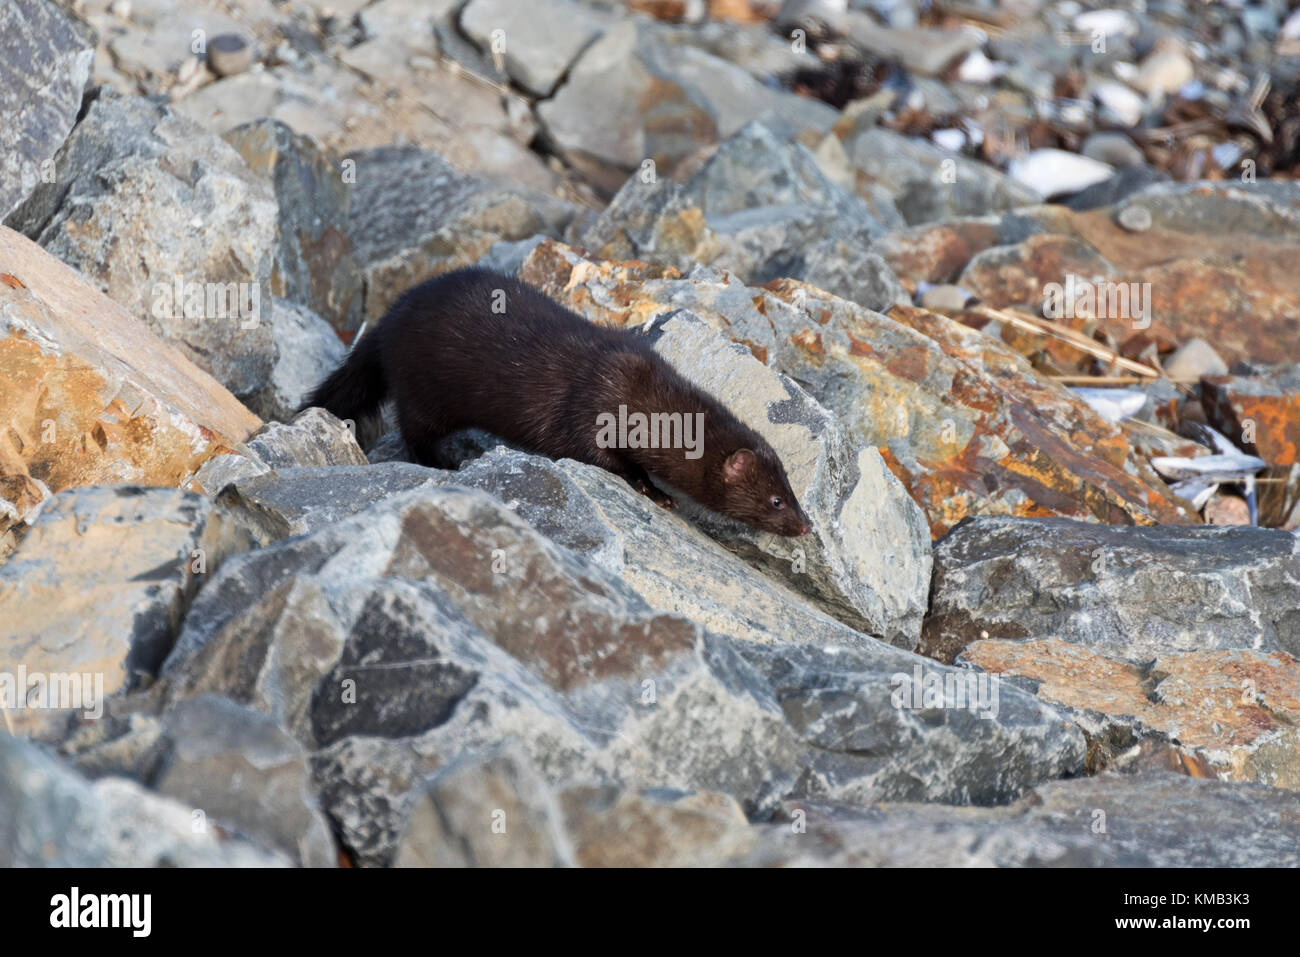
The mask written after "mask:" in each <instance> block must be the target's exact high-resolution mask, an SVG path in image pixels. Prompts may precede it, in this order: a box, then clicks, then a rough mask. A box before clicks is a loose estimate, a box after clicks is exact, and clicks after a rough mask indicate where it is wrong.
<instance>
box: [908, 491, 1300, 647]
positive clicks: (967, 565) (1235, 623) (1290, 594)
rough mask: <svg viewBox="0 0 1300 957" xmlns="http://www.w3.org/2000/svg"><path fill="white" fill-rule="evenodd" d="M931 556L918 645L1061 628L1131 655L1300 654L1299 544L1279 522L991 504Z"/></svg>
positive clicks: (1071, 638)
mask: <svg viewBox="0 0 1300 957" xmlns="http://www.w3.org/2000/svg"><path fill="white" fill-rule="evenodd" d="M934 556H935V569H934V584H933V586H932V590H931V602H930V613H929V616H928V617H927V618H926V622H925V629H924V632H923V634H922V638H921V649H922V651H923V652H924V653H925V654H928V655H931V656H932V657H935V658H938V659H939V660H940V661H952V660H953V658H954V656H955V655H956V654H957V653H959V652H960V651H961V650H962V649H963V648H965V647H966V646H967V645H968V644H969V643H970V642H972V641H975V640H978V639H981V638H984V639H1010V640H1020V639H1029V638H1047V637H1057V638H1060V639H1062V640H1064V641H1067V642H1072V643H1075V644H1080V645H1084V646H1087V647H1088V648H1090V649H1092V650H1094V651H1098V652H1102V653H1106V654H1110V655H1113V656H1115V657H1116V658H1119V659H1121V660H1123V661H1128V662H1132V663H1134V664H1142V663H1145V662H1149V661H1151V659H1153V658H1157V657H1160V656H1162V655H1166V654H1169V653H1173V652H1191V651H1202V652H1206V651H1217V650H1231V649H1254V650H1257V651H1263V652H1272V651H1285V652H1287V653H1289V654H1291V655H1296V654H1300V610H1297V608H1296V603H1295V589H1296V582H1297V580H1300V544H1297V539H1296V537H1295V536H1293V535H1290V534H1288V533H1286V532H1282V531H1278V530H1275V529H1262V528H1234V527H1203V528H1177V527H1172V526H1153V527H1147V528H1116V527H1110V526H1106V525H1094V524H1090V523H1086V522H1074V521H1067V520H1064V519H1016V518H1003V517H991V516H990V517H980V518H974V519H971V520H969V521H967V522H965V523H963V524H962V525H959V526H958V527H957V528H954V529H953V530H952V532H950V533H949V534H948V535H947V536H946V537H945V538H943V539H942V540H940V541H939V542H937V543H936V544H935V550H934ZM994 596H996V598H994ZM1153 610H1156V611H1158V614H1154V615H1153V614H1152V612H1153Z"/></svg>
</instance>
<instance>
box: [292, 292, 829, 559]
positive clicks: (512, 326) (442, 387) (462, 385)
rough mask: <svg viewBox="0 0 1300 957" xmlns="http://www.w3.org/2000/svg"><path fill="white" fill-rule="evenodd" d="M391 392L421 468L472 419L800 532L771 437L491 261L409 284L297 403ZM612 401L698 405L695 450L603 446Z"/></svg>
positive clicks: (373, 408)
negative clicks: (489, 265) (601, 430)
mask: <svg viewBox="0 0 1300 957" xmlns="http://www.w3.org/2000/svg"><path fill="white" fill-rule="evenodd" d="M494 305H496V307H497V308H496V311H494V308H493V307H494ZM388 398H391V399H393V400H394V401H395V403H396V406H397V418H398V423H399V425H400V427H401V431H402V437H403V438H404V439H405V441H406V444H407V447H408V449H409V450H410V452H411V455H412V457H413V458H414V459H415V460H416V461H417V462H420V463H421V464H424V465H438V464H440V463H439V461H438V456H437V454H436V452H435V447H436V446H437V444H438V441H439V440H440V439H441V438H442V437H443V436H445V435H447V434H449V433H451V432H454V431H456V430H458V429H465V428H479V429H483V430H485V431H487V432H491V433H493V434H495V435H497V436H499V437H501V438H503V439H505V440H507V441H509V442H513V443H515V444H516V445H519V446H521V447H523V448H526V449H529V450H531V451H533V452H537V453H540V454H543V455H548V456H550V457H552V458H571V459H576V460H578V461H579V462H588V463H590V464H592V465H598V466H600V467H601V468H604V469H608V470H609V471H610V472H613V473H615V474H616V475H620V476H622V477H623V478H624V479H626V480H627V481H628V482H629V483H630V484H631V485H632V486H633V487H634V488H636V489H637V490H638V491H640V492H642V493H643V494H646V495H649V496H650V497H651V498H653V499H654V500H655V501H657V502H659V503H660V504H663V505H670V504H671V499H669V498H668V496H666V495H665V494H664V493H663V492H661V491H659V490H658V489H657V488H655V487H654V486H653V485H652V484H651V483H650V480H649V477H648V475H655V476H658V477H659V478H660V479H662V480H663V481H665V482H667V483H668V484H670V485H672V486H674V487H676V488H677V489H680V490H681V491H682V492H685V493H686V494H687V495H689V496H691V498H693V499H695V500H696V501H697V502H699V503H700V504H702V505H705V506H707V507H709V508H711V509H713V510H714V511H717V512H720V513H722V514H724V515H728V516H731V517H732V518H736V519H739V520H741V521H744V522H747V523H748V524H750V525H752V526H754V527H755V528H759V529H763V530H765V531H769V532H775V533H776V534H779V535H801V534H804V533H805V532H806V531H807V530H808V521H807V518H806V517H805V515H804V513H803V511H802V509H800V507H799V504H798V502H797V501H796V499H795V496H794V493H793V492H792V491H791V489H790V483H789V481H788V480H787V478H786V474H785V469H784V468H783V467H782V466H781V461H780V459H779V458H777V455H776V453H775V452H773V451H772V449H771V447H770V446H769V445H768V444H767V442H765V441H764V440H763V439H762V438H761V437H760V436H759V435H758V433H756V432H755V431H754V430H752V429H750V428H749V427H748V426H746V425H744V424H743V423H741V422H740V421H739V420H738V419H737V418H736V417H735V416H734V415H732V414H731V413H730V412H729V411H728V410H727V409H726V407H725V406H723V405H722V403H720V402H719V401H718V400H717V399H715V398H713V397H712V396H711V395H709V394H707V393H706V392H704V391H702V390H701V389H698V388H696V387H695V386H694V385H692V384H691V383H690V382H689V381H687V380H686V379H685V378H684V377H683V376H681V375H680V374H678V373H677V372H676V371H675V370H674V369H673V368H672V367H671V366H670V365H669V364H668V363H667V362H665V361H664V360H663V359H662V358H660V356H659V355H658V354H656V353H655V351H654V350H653V349H652V348H651V347H650V345H649V343H648V342H647V341H646V339H645V337H644V336H642V335H641V334H639V333H636V332H632V331H629V330H624V329H615V328H611V327H606V326H599V325H595V324H593V323H590V322H588V321H587V320H585V319H583V318H582V317H581V316H579V315H577V314H576V313H574V312H571V311H570V310H568V309H566V308H564V307H563V306H561V305H559V304H558V303H555V302H553V301H552V300H551V299H549V298H548V297H546V296H545V295H543V294H542V293H540V292H538V291H537V290H536V289H534V288H532V287H531V286H529V285H527V284H525V283H522V282H520V281H518V280H516V279H513V278H510V277H508V276H503V275H499V274H497V273H493V272H490V271H488V270H486V269H481V268H469V269H460V270H457V271H455V272H451V273H447V274H445V275H442V276H439V277H437V278H435V279H431V280H429V281H428V282H425V283H421V284H420V285H418V286H415V287H414V288H412V289H410V290H408V291H407V292H406V293H404V294H403V295H402V296H401V298H399V299H398V300H397V302H396V303H394V304H393V307H392V308H391V309H390V310H389V311H388V313H387V315H385V316H384V318H383V319H382V320H380V322H379V324H378V325H377V326H376V327H375V328H374V329H373V330H371V331H370V332H368V333H366V334H365V335H363V336H362V337H361V339H360V340H359V341H358V342H357V343H356V345H355V346H354V347H353V349H352V351H351V353H350V354H349V355H348V357H347V359H346V360H345V361H344V362H343V364H342V365H341V366H340V367H339V368H338V369H337V370H336V371H335V372H334V373H333V374H332V375H330V376H329V377H328V378H327V379H326V380H325V381H324V382H322V383H321V384H320V386H319V387H317V389H316V390H315V391H314V392H313V393H312V395H311V397H310V398H309V399H308V400H307V402H306V404H305V405H304V408H307V407H310V406H320V407H322V408H324V409H327V410H328V411H330V412H332V413H333V414H334V415H336V416H338V417H339V418H341V419H352V420H353V421H360V420H362V419H364V418H366V417H368V416H372V415H374V414H375V413H376V412H377V411H378V409H379V407H380V405H381V403H383V402H384V401H385V399H388ZM620 405H625V406H626V407H627V411H628V413H629V414H631V413H634V412H641V413H643V414H645V415H650V414H652V413H655V412H668V413H673V412H678V413H682V414H683V415H688V414H694V413H696V412H702V413H704V441H703V455H702V456H701V457H700V458H697V459H689V458H687V457H686V454H685V453H686V450H685V449H681V448H643V449H633V448H602V447H601V446H600V445H599V444H598V443H597V435H598V425H597V421H598V416H599V415H600V414H601V413H610V414H613V415H615V416H617V414H618V409H619V406H620ZM647 473H648V474H647Z"/></svg>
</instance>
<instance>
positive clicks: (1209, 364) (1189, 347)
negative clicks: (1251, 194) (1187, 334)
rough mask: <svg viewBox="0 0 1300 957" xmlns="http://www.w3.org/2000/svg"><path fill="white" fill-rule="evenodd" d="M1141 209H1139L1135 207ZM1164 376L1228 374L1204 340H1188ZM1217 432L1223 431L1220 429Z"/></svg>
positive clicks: (1169, 362) (1167, 363)
mask: <svg viewBox="0 0 1300 957" xmlns="http://www.w3.org/2000/svg"><path fill="white" fill-rule="evenodd" d="M1136 208H1139V209H1140V208H1141V207H1136ZM1164 368H1165V375H1167V376H1169V378H1171V379H1183V380H1193V381H1194V380H1196V379H1199V378H1200V377H1201V376H1206V375H1208V376H1221V375H1227V374H1228V366H1227V364H1226V363H1225V362H1224V361H1223V360H1222V359H1220V358H1219V354H1218V353H1217V352H1215V351H1214V347H1213V346H1211V345H1210V344H1209V343H1208V342H1206V341H1205V340H1204V339H1202V338H1200V337H1199V336H1198V337H1196V338H1193V339H1189V340H1187V341H1186V342H1184V343H1183V344H1182V345H1181V346H1179V347H1178V348H1177V349H1175V350H1174V354H1173V355H1171V356H1170V357H1169V358H1168V359H1167V360H1165V363H1164ZM1219 431H1223V429H1220V430H1219Z"/></svg>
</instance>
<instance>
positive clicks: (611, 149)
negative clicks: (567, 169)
mask: <svg viewBox="0 0 1300 957" xmlns="http://www.w3.org/2000/svg"><path fill="white" fill-rule="evenodd" d="M537 113H538V116H539V118H540V119H541V122H542V127H543V129H544V130H545V132H546V135H547V136H548V137H549V138H550V139H551V140H552V141H554V143H555V144H556V145H557V146H558V148H559V149H560V151H561V152H562V153H563V155H564V156H565V157H566V158H567V159H568V160H569V162H570V163H572V164H573V165H575V166H576V167H577V168H579V169H581V170H583V171H584V172H585V173H587V175H588V177H589V179H591V180H592V182H594V183H595V184H596V185H597V186H600V187H603V188H604V189H607V190H608V191H610V192H613V191H614V190H615V189H617V188H618V186H619V185H620V184H621V183H622V182H623V181H624V180H625V179H626V177H627V176H628V174H629V173H631V172H632V171H633V170H634V169H636V168H638V167H640V166H641V164H642V163H643V162H644V161H647V160H650V161H653V162H654V163H655V165H656V166H657V167H660V168H661V172H664V173H667V172H669V171H671V169H672V167H674V166H675V165H677V164H678V163H679V162H680V161H681V160H683V159H684V158H685V157H687V156H689V155H690V154H692V153H694V152H695V151H696V150H697V149H699V148H700V147H702V146H708V145H710V144H713V143H717V142H719V141H720V140H723V139H726V138H727V137H729V136H731V135H732V134H733V133H735V132H737V131H738V130H740V129H741V128H742V127H743V126H744V125H745V124H747V123H749V122H750V121H751V120H755V119H758V120H762V121H763V122H764V124H766V125H768V126H769V127H770V128H772V129H773V130H774V131H775V132H776V133H777V135H778V136H781V137H783V138H792V137H793V136H794V135H796V134H797V133H799V132H801V131H804V130H813V131H815V132H817V133H825V132H826V131H827V130H829V129H830V126H831V124H832V123H834V122H835V111H834V110H833V109H831V108H830V107H829V106H827V105H825V104H824V103H820V102H818V101H816V100H811V99H807V98H803V97H799V96H795V95H794V94H791V93H786V92H784V91H780V90H773V89H769V88H767V87H765V86H764V85H763V84H762V83H760V82H759V81H758V80H756V79H755V78H754V77H752V76H751V75H750V74H749V73H748V72H746V71H745V70H742V69H741V68H740V67H737V66H733V65H732V64H730V63H728V62H726V61H725V60H722V59H719V58H718V57H715V56H712V55H710V54H708V53H705V52H704V51H702V50H699V49H696V48H694V47H692V46H688V45H669V44H666V43H663V42H661V41H659V40H657V39H656V36H655V33H654V32H653V31H651V30H649V29H647V28H645V26H644V25H642V24H638V23H635V22H631V21H624V22H621V23H618V24H616V25H615V26H613V27H611V28H610V29H609V30H608V31H606V33H605V35H604V36H602V37H601V38H600V39H599V40H597V41H596V42H595V43H593V44H591V45H590V46H589V47H587V49H586V50H585V51H584V52H583V53H582V55H581V56H580V57H579V58H578V60H577V62H576V63H574V64H573V67H572V68H571V69H570V70H569V74H568V78H567V80H566V81H565V82H564V83H563V84H562V85H561V86H560V88H559V89H558V90H557V91H556V93H555V96H553V97H552V98H551V99H549V100H546V101H544V102H542V103H541V104H540V105H539V106H538V109H537Z"/></svg>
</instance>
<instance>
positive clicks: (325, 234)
mask: <svg viewBox="0 0 1300 957" xmlns="http://www.w3.org/2000/svg"><path fill="white" fill-rule="evenodd" d="M223 139H225V141H226V142H227V143H229V144H230V145H231V146H233V147H234V148H235V149H236V150H238V151H239V155H240V156H241V157H243V159H244V162H245V163H247V164H248V166H249V168H250V169H252V170H253V171H254V172H256V173H258V174H260V175H262V176H265V177H266V178H267V179H269V180H270V182H271V186H272V188H273V189H274V190H275V198H276V201H277V203H278V204H279V211H280V212H279V220H278V225H277V242H276V247H275V258H274V263H273V265H272V269H271V279H270V289H271V294H272V295H274V296H276V297H282V298H284V299H290V300H293V301H294V302H297V303H301V304H303V305H305V306H307V307H309V308H310V309H312V310H314V311H315V312H317V313H318V314H320V315H321V316H322V317H324V318H325V319H327V320H328V321H329V322H330V323H332V324H333V325H334V326H335V328H338V329H343V328H345V327H346V326H345V322H346V320H347V318H348V317H349V316H351V315H352V314H353V312H354V311H355V310H356V309H358V308H359V300H360V297H361V272H360V269H359V267H358V264H357V261H356V257H355V256H354V255H353V252H352V243H351V240H350V239H349V238H348V234H347V224H348V211H349V200H350V191H349V188H348V185H347V184H346V183H345V182H344V171H343V170H342V169H340V168H339V167H338V166H336V165H335V163H334V161H333V160H332V159H331V158H330V157H329V156H328V155H327V154H326V153H325V152H324V150H322V149H321V147H320V145H319V144H317V143H316V142H315V141H314V140H312V139H311V138H310V137H307V136H299V135H298V134H296V133H294V132H293V130H291V129H289V127H287V126H285V125H284V124H283V123H281V122H279V121H277V120H271V119H264V120H256V121H254V122H253V123H249V124H247V125H244V126H238V127H235V128H234V129H233V130H230V131H229V132H228V133H226V134H225V136H224V137H223ZM275 319H276V317H275V316H274V315H273V316H272V319H271V321H272V325H273V327H274V324H275ZM273 332H274V330H273ZM277 345H278V342H277Z"/></svg>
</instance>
